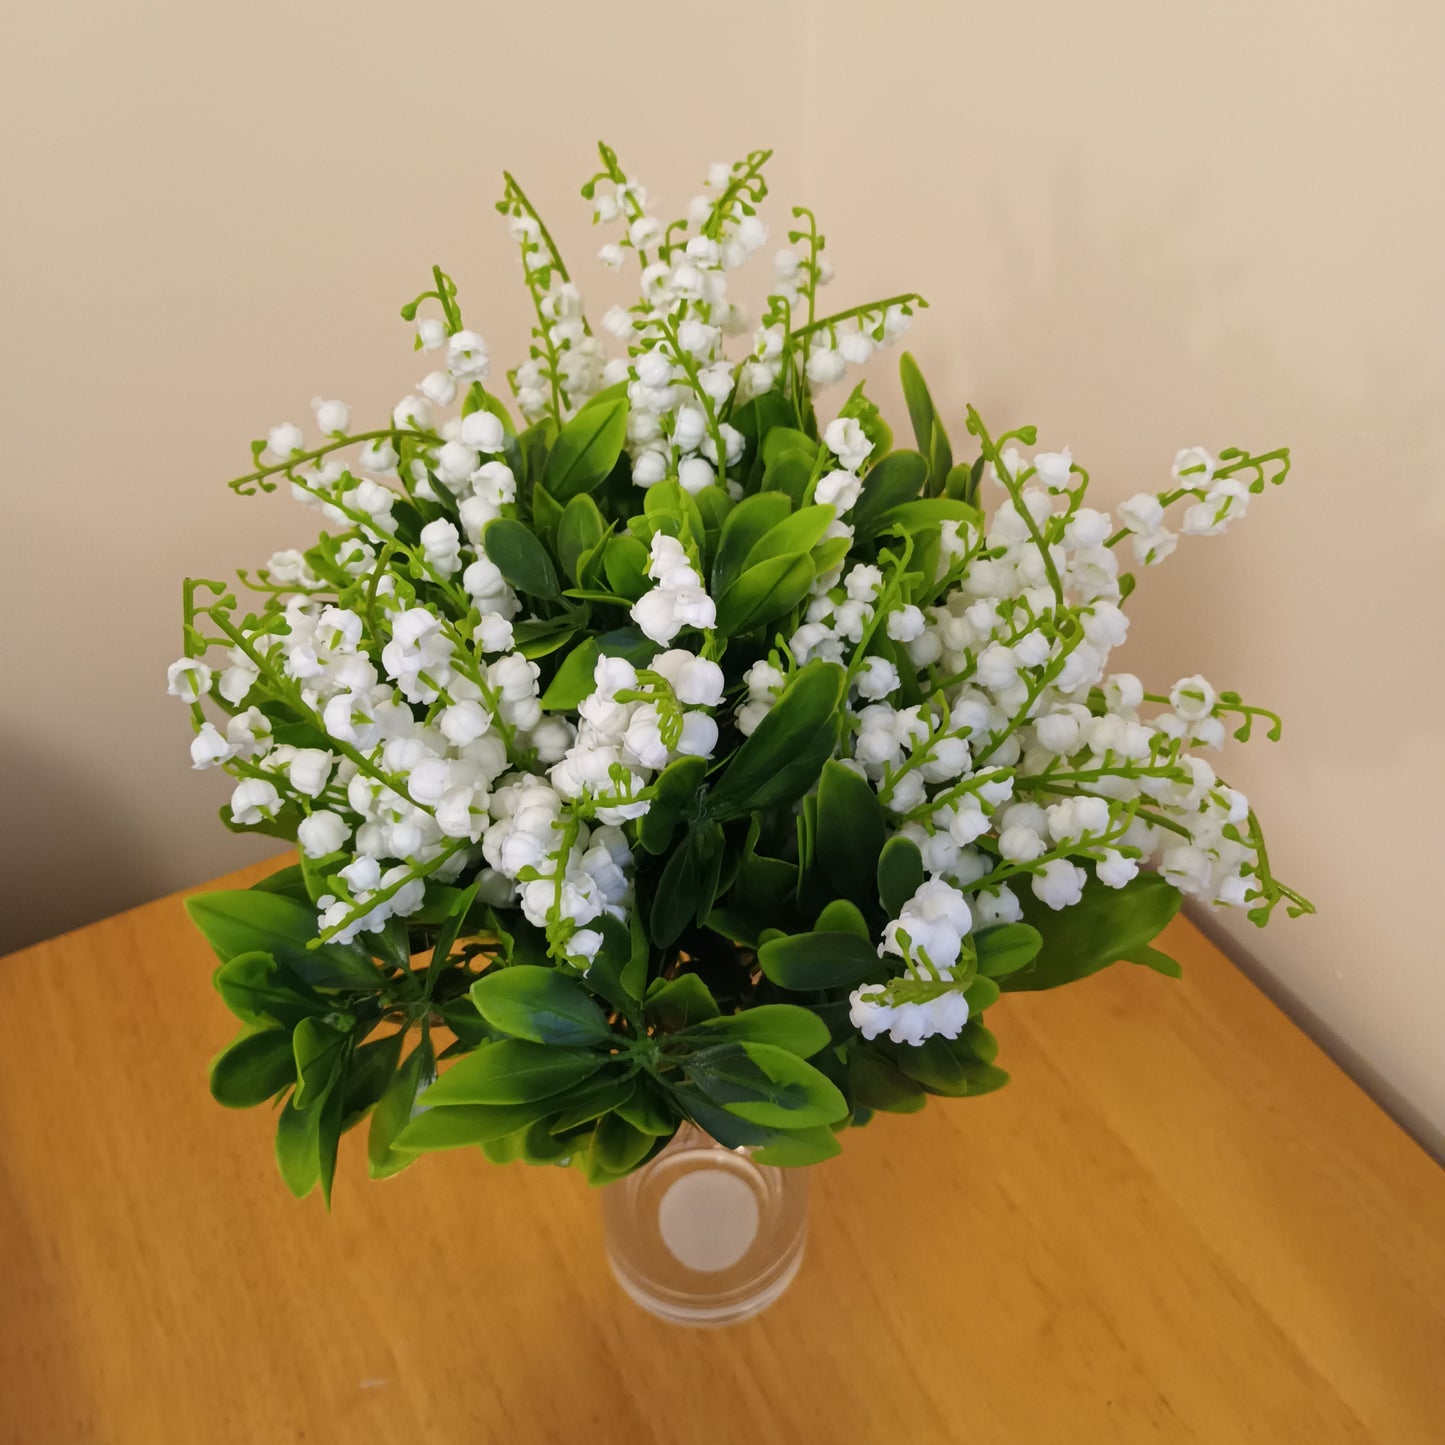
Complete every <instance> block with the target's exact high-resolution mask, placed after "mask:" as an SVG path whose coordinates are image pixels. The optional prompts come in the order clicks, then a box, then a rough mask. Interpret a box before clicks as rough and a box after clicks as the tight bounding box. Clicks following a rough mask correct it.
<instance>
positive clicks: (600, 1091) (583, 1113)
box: [548, 1069, 637, 1134]
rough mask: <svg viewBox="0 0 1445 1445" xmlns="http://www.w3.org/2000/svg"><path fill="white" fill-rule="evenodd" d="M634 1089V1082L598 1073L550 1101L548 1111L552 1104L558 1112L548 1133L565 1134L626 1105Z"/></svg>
mask: <svg viewBox="0 0 1445 1445" xmlns="http://www.w3.org/2000/svg"><path fill="white" fill-rule="evenodd" d="M636 1087H637V1083H636V1080H635V1079H630V1078H628V1077H627V1076H626V1075H624V1074H621V1073H618V1072H616V1071H615V1070H614V1071H608V1070H606V1069H602V1070H599V1071H598V1072H597V1073H595V1074H593V1076H592V1077H591V1078H590V1079H587V1080H586V1081H585V1082H583V1083H582V1084H579V1085H578V1086H577V1088H575V1089H572V1090H571V1091H570V1092H568V1093H566V1094H561V1095H559V1096H558V1097H557V1098H556V1099H555V1100H552V1101H550V1103H549V1105H548V1112H549V1113H550V1112H551V1109H552V1106H553V1105H555V1106H556V1107H558V1108H560V1110H561V1112H560V1113H559V1114H558V1115H557V1116H556V1117H555V1118H554V1119H552V1120H551V1121H550V1122H549V1124H548V1130H549V1132H550V1133H553V1134H565V1133H567V1132H568V1130H570V1129H576V1128H578V1127H580V1126H581V1125H583V1124H590V1123H591V1122H592V1120H594V1119H597V1118H600V1117H601V1116H602V1115H603V1114H608V1113H611V1112H612V1110H614V1109H617V1108H620V1107H621V1106H622V1105H623V1104H625V1103H627V1101H628V1100H629V1099H631V1097H632V1095H633V1091H634V1090H635V1089H636Z"/></svg>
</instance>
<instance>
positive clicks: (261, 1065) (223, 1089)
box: [211, 1029, 296, 1109]
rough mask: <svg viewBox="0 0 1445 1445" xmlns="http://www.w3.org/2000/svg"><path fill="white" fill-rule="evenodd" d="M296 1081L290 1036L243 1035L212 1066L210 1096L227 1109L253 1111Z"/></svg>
mask: <svg viewBox="0 0 1445 1445" xmlns="http://www.w3.org/2000/svg"><path fill="white" fill-rule="evenodd" d="M295 1082H296V1063H295V1060H294V1059H293V1057H292V1054H291V1035H290V1034H289V1033H288V1032H287V1031H286V1030H285V1029H262V1030H261V1031H260V1032H259V1033H252V1034H242V1035H241V1037H240V1038H238V1039H236V1040H235V1041H234V1042H233V1043H231V1044H229V1045H228V1046H227V1047H226V1048H225V1049H224V1050H223V1051H222V1052H221V1053H219V1054H217V1055H216V1057H215V1059H214V1060H213V1061H212V1063H211V1097H212V1098H213V1099H214V1100H215V1101H216V1102H217V1103H218V1104H224V1105H225V1107H226V1108H228V1109H250V1108H254V1107H255V1106H256V1105H257V1104H264V1103H265V1102H266V1100H267V1099H274V1098H275V1097H276V1095H277V1094H279V1093H280V1092H281V1090H282V1089H284V1088H287V1087H288V1086H289V1085H291V1084H294V1083H295Z"/></svg>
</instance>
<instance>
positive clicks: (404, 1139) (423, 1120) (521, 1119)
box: [393, 1102, 539, 1159]
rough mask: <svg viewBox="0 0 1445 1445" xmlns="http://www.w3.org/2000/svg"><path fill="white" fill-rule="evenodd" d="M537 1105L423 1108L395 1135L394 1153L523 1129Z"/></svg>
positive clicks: (461, 1145)
mask: <svg viewBox="0 0 1445 1445" xmlns="http://www.w3.org/2000/svg"><path fill="white" fill-rule="evenodd" d="M538 1108H539V1105H538V1104H537V1103H536V1102H532V1103H527V1104H506V1105H499V1106H493V1107H488V1106H486V1105H483V1104H449V1105H447V1106H446V1107H445V1108H438V1109H425V1108H424V1109H423V1110H422V1111H421V1112H420V1113H419V1114H417V1115H416V1116H415V1117H414V1118H412V1119H409V1120H408V1121H407V1123H406V1126H405V1127H404V1128H403V1129H402V1131H401V1132H400V1133H399V1134H398V1135H397V1137H396V1142H395V1144H394V1146H393V1148H394V1150H395V1153H396V1154H397V1155H398V1156H400V1157H402V1158H406V1159H409V1158H410V1157H411V1156H413V1155H416V1154H430V1153H433V1152H435V1151H436V1150H438V1149H465V1148H468V1147H471V1146H473V1145H477V1144H487V1143H490V1142H491V1141H492V1140H493V1139H500V1138H502V1137H503V1136H504V1135H507V1134H513V1133H515V1132H516V1131H517V1130H519V1129H525V1128H526V1127H527V1126H528V1125H529V1124H531V1123H532V1122H533V1121H534V1120H535V1119H536V1118H537V1112H538Z"/></svg>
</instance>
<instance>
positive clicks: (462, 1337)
mask: <svg viewBox="0 0 1445 1445" xmlns="http://www.w3.org/2000/svg"><path fill="white" fill-rule="evenodd" d="M261 871H264V870H255V869H253V870H250V871H249V872H247V873H244V874H241V875H238V876H237V878H236V879H235V880H232V881H233V883H246V882H250V881H253V880H254V878H255V877H257V876H259V874H260V872H261ZM1284 926H1288V925H1284ZM1167 943H1168V946H1169V948H1170V951H1171V952H1173V953H1174V954H1175V955H1176V956H1177V957H1178V958H1179V959H1180V960H1181V962H1182V963H1183V965H1184V974H1185V976H1184V979H1183V981H1182V982H1180V983H1171V982H1170V981H1169V980H1166V979H1162V978H1159V977H1157V976H1156V975H1154V974H1152V973H1148V972H1146V971H1145V970H1143V969H1139V968H1134V967H1131V966H1129V965H1125V964H1120V965H1117V966H1115V967H1114V968H1111V969H1108V970H1106V971H1105V972H1104V973H1102V974H1100V975H1098V976H1096V977H1095V978H1092V979H1089V980H1087V981H1086V982H1084V983H1081V984H1078V985H1075V986H1073V987H1070V988H1066V989H1061V990H1058V991H1056V992H1053V993H1047V994H1025V995H1013V996H1008V995H1006V996H1005V998H1004V999H1003V1001H1002V1002H1001V1003H999V1004H998V1005H997V1006H996V1007H995V1008H994V1009H992V1010H991V1011H990V1013H989V1023H990V1025H991V1026H993V1027H994V1029H995V1031H996V1032H997V1033H998V1035H999V1036H1000V1040H1001V1043H1002V1054H1001V1056H1000V1063H1001V1064H1003V1065H1004V1066H1005V1067H1007V1068H1009V1069H1010V1070H1011V1071H1012V1072H1013V1075H1014V1082H1013V1083H1012V1084H1010V1085H1009V1086H1008V1088H1006V1089H1004V1090H1003V1091H1002V1092H1000V1093H998V1094H996V1095H992V1096H989V1097H986V1098H981V1099H977V1100H956V1101H949V1100H933V1101H932V1102H930V1104H929V1106H928V1108H927V1110H926V1111H925V1112H924V1113H923V1114H920V1115H915V1116H912V1117H897V1116H892V1117H888V1116H885V1117H881V1118H879V1119H878V1120H877V1121H876V1122H875V1123H873V1124H872V1125H870V1126H869V1127H868V1128H867V1129H863V1130H857V1131H853V1132H851V1133H850V1134H849V1135H848V1136H847V1137H846V1140H845V1146H844V1152H843V1155H842V1157H841V1158H839V1159H835V1160H832V1161H830V1162H829V1163H827V1164H825V1165H823V1166H821V1167H819V1168H818V1169H816V1170H815V1171H814V1174H813V1188H814V1193H813V1230H812V1236H811V1239H810V1241H809V1245H808V1256H807V1259H806V1261H805V1263H804V1266H803V1270H802V1273H801V1274H800V1276H799V1278H798V1280H797V1282H796V1283H795V1284H794V1286H793V1288H792V1290H791V1291H790V1292H789V1294H788V1295H787V1296H785V1298H784V1299H783V1300H782V1301H781V1302H780V1303H779V1304H777V1305H776V1306H774V1308H773V1309H772V1310H770V1311H769V1312H768V1313H767V1314H765V1315H764V1316H763V1317H762V1318H760V1319H758V1320H755V1321H752V1322H749V1323H747V1324H744V1325H740V1326H735V1327H732V1328H729V1329H725V1330H717V1331H691V1330H684V1329H678V1328H674V1327H669V1326H665V1325H662V1324H660V1323H658V1322H656V1321H654V1320H652V1319H651V1318H649V1317H648V1316H646V1315H644V1314H643V1313H641V1312H640V1311H639V1310H637V1309H636V1308H635V1307H634V1306H633V1305H632V1304H630V1303H629V1302H628V1300H627V1299H626V1298H625V1297H624V1296H623V1295H622V1294H621V1292H620V1291H619V1290H618V1289H617V1288H616V1287H615V1286H614V1285H613V1283H612V1281H611V1279H610V1277H609V1275H608V1273H607V1267H606V1264H605V1261H604V1259H603V1253H602V1239H601V1225H600V1220H599V1214H598V1209H597V1198H596V1195H595V1194H594V1193H592V1192H591V1191H589V1189H588V1188H587V1185H586V1184H585V1182H584V1181H583V1180H582V1178H581V1177H580V1175H578V1174H577V1173H576V1172H575V1171H563V1170H556V1169H529V1168H527V1167H526V1166H524V1165H520V1164H516V1165H511V1166H508V1167H506V1168H499V1167H497V1166H494V1165H491V1164H488V1163H487V1161H486V1160H485V1159H484V1158H483V1157H482V1155H481V1153H480V1151H475V1150H473V1151H468V1152H465V1153H453V1154H445V1155H439V1156H434V1157H431V1158H428V1159H424V1160H422V1161H421V1162H420V1163H419V1164H418V1165H417V1166H416V1167H414V1168H412V1169H410V1170H408V1171H406V1172H405V1173H403V1174H401V1175H399V1176H398V1177H396V1178H395V1179H393V1180H390V1181H388V1182H386V1183H383V1184H371V1183H369V1182H368V1181H367V1180H366V1178H365V1171H364V1160H363V1157H362V1156H363V1152H364V1150H363V1148H362V1147H359V1146H362V1145H363V1144H364V1131H359V1132H358V1133H357V1134H353V1135H350V1136H348V1137H347V1139H346V1140H345V1141H343V1145H342V1161H341V1167H340V1169H339V1170H338V1175H337V1182H336V1198H335V1209H334V1212H333V1213H332V1214H331V1215H329V1216H328V1215H327V1213H326V1212H325V1210H324V1209H323V1207H322V1205H321V1202H320V1199H319V1197H314V1198H312V1199H308V1200H306V1201H304V1202H300V1203H298V1202H296V1201H294V1200H293V1199H291V1198H290V1196H289V1195H288V1194H287V1193H286V1191H285V1189H284V1188H283V1187H282V1185H281V1182H280V1180H279V1179H278V1178H277V1176H276V1174H275V1171H274V1168H273V1166H272V1162H271V1144H270V1136H271V1125H272V1119H271V1116H270V1114H269V1111H267V1110H265V1109H261V1110H253V1111H250V1112H247V1113H237V1114H231V1113H227V1112H225V1111H223V1110H221V1109H220V1108H218V1107H217V1106H216V1105H215V1104H213V1103H212V1102H211V1100H210V1097H209V1095H208V1094H207V1091H206V1084H205V1070H206V1064H207V1062H208V1061H209V1059H210V1056H211V1055H212V1053H213V1052H214V1051H215V1050H216V1049H218V1048H219V1047H220V1046H221V1045H222V1043H224V1042H225V1040H226V1039H227V1038H228V1037H229V1036H230V1034H231V1032H232V1023H231V1020H230V1018H229V1016H228V1015H227V1014H226V1013H225V1011H224V1010H223V1009H222V1007H221V1004H220V1001H219V1000H218V999H217V998H216V997H215V995H214V994H213V992H212V990H211V986H210V973H211V969H212V966H213V960H212V958H211V956H210V954H209V952H208V950H207V948H206V945H205V944H204V942H203V941H202V940H201V938H200V937H199V936H198V935H196V934H195V933H193V932H192V931H191V929H190V926H189V924H188V923H187V921H186V919H185V917H184V914H183V912H182V909H181V906H180V901H179V898H168V899H162V900H160V901H159V902H156V903H152V904H148V905H147V906H145V907H143V908H139V909H136V910H134V911H133V912H130V913H126V914H122V915H121V916H119V917H116V918H113V919H110V920H108V921H106V922H104V923H100V924H97V925H95V926H94V927H91V928H87V929H83V930H81V931H80V932H77V933H72V934H69V935H67V936H65V937H62V938H59V939H56V940H54V941H52V942H50V943H46V944H42V945H40V946H38V947H36V948H33V949H30V950H28V951H26V952H24V953H19V954H15V955H12V956H11V957H10V958H8V959H5V960H3V961H0V970H3V980H4V997H5V998H6V999H7V1000H8V1003H9V1011H8V1012H9V1018H8V1026H7V1027H6V1029H5V1032H4V1040H3V1043H0V1251H3V1254H0V1262H3V1270H0V1440H3V1441H4V1442H5V1445H12V1442H13V1445H72V1442H82V1441H98V1442H105V1445H166V1442H172V1441H175V1442H186V1445H222V1442H232V1441H235V1442H245V1445H282V1442H291V1441H307V1442H313V1445H331V1442H346V1445H372V1442H377V1445H381V1442H385V1445H403V1442H404V1445H422V1442H426V1445H430V1442H439V1445H452V1442H457V1445H471V1442H507V1445H513V1442H532V1441H538V1442H551V1441H557V1442H564V1441H565V1442H569V1445H572V1442H578V1441H602V1442H611V1441H627V1442H639V1445H654V1442H655V1445H694V1442H696V1445H703V1442H706V1445H731V1442H743V1441H746V1442H748V1445H767V1442H772V1441H779V1442H804V1445H811V1442H815V1441H816V1442H820V1445H822V1442H828V1445H837V1442H855V1441H856V1442H874V1441H877V1442H889V1445H891V1442H909V1445H932V1442H943V1441H959V1442H985V1445H998V1442H1014V1441H1020V1442H1030V1445H1035V1442H1036V1445H1056V1442H1073V1441H1089V1442H1093V1441H1099V1442H1107V1445H1121V1442H1131V1441H1151V1442H1158V1441H1197V1442H1201V1445H1249V1442H1263V1445H1293V1442H1301V1445H1304V1442H1308V1445H1326V1442H1334V1441H1379V1442H1386V1445H1415V1442H1420V1445H1427V1442H1429V1445H1435V1442H1439V1441H1441V1440H1445V1312H1442V1304H1445V1231H1442V1226H1445V1177H1442V1174H1441V1171H1440V1170H1439V1169H1438V1168H1437V1167H1436V1166H1435V1165H1434V1164H1433V1163H1432V1162H1431V1161H1430V1160H1429V1159H1428V1158H1427V1157H1426V1156H1425V1155H1424V1154H1423V1153H1422V1152H1421V1151H1420V1150H1419V1149H1418V1148H1416V1146H1415V1145H1414V1144H1412V1143H1411V1142H1410V1140H1409V1139H1408V1138H1407V1137H1406V1136H1405V1135H1404V1134H1403V1133H1401V1132H1400V1131H1399V1130H1398V1129H1397V1128H1396V1127H1395V1125H1394V1124H1392V1123H1391V1122H1390V1120H1389V1119H1388V1118H1386V1116H1385V1115H1384V1114H1383V1113H1382V1112H1381V1111H1380V1110H1379V1109H1378V1108H1377V1107H1376V1106H1375V1105H1374V1104H1373V1103H1372V1102H1371V1101H1370V1100H1369V1099H1367V1098H1366V1097H1365V1095H1363V1094H1362V1093H1361V1092H1360V1091H1359V1090H1358V1089H1357V1088H1356V1087H1355V1086H1354V1085H1353V1084H1352V1083H1351V1082H1350V1081H1349V1080H1348V1079H1347V1078H1346V1077H1345V1075H1344V1074H1342V1073H1341V1072H1340V1071H1339V1070H1338V1069H1337V1068H1336V1067H1335V1065H1334V1064H1332V1063H1331V1062H1330V1061H1329V1060H1328V1059H1327V1058H1326V1057H1325V1056H1324V1055H1323V1054H1321V1053H1320V1052H1319V1051H1318V1050H1317V1049H1316V1048H1315V1047H1314V1045H1313V1044H1311V1043H1310V1042H1309V1041H1308V1040H1307V1039H1306V1038H1305V1037H1304V1036H1303V1035H1302V1034H1301V1033H1300V1032H1299V1031H1298V1030H1297V1029H1296V1028H1295V1027H1294V1026H1293V1025H1292V1024H1290V1023H1289V1022H1288V1021H1287V1020H1286V1019H1285V1018H1284V1017H1283V1015H1281V1014H1280V1013H1279V1012H1278V1011H1277V1010H1276V1009H1275V1008H1274V1006H1273V1005H1271V1004H1270V1003H1269V1002H1267V1001H1266V1000H1265V998H1264V997H1263V996H1262V995H1261V994H1260V993H1259V992H1258V991H1257V990H1256V989H1255V988H1254V987H1253V986H1252V985H1251V984H1250V983H1249V982H1247V981H1246V980H1245V979H1244V978H1243V976H1241V975H1240V974H1239V973H1238V972H1237V971H1236V970H1235V969H1234V968H1233V967H1232V966H1231V965H1230V964H1229V963H1228V962H1227V961H1226V960H1225V959H1224V958H1223V957H1222V956H1221V955H1220V954H1219V953H1218V952H1217V950H1215V948H1214V947H1213V946H1212V945H1211V944H1209V943H1208V942H1206V941H1205V940H1204V939H1203V937H1202V936H1201V935H1200V934H1199V933H1198V932H1197V931H1196V930H1195V929H1194V928H1193V927H1191V926H1190V925H1189V924H1188V923H1186V922H1182V921H1180V922H1176V923H1175V924H1174V925H1173V926H1172V928H1171V930H1170V933H1169V935H1168V939H1167Z"/></svg>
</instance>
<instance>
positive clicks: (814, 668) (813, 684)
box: [707, 660, 847, 819]
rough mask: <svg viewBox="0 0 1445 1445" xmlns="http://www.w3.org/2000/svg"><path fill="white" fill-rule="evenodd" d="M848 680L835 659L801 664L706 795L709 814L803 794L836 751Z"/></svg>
mask: <svg viewBox="0 0 1445 1445" xmlns="http://www.w3.org/2000/svg"><path fill="white" fill-rule="evenodd" d="M846 682H847V677H846V674H845V673H844V671H843V669H842V668H841V667H839V666H838V664H837V663H835V662H822V661H818V660H815V661H813V662H809V663H807V664H806V665H805V666H803V667H802V668H800V669H799V670H798V672H797V673H795V674H794V676H793V678H792V679H791V681H790V682H789V683H788V686H787V689H786V690H785V691H784V693H783V695H782V697H781V698H780V699H779V700H778V702H777V703H776V704H775V705H774V706H773V708H772V710H771V711H770V712H769V713H768V715H767V716H766V717H765V718H763V720H762V721H761V722H760V723H759V724H758V726H757V729H756V731H754V733H753V734H752V736H751V737H749V738H746V739H745V740H744V741H743V744H742V746H741V747H740V748H739V749H738V750H737V752H736V753H734V754H733V757H732V760H731V761H730V762H729V763H728V765H727V767H726V768H725V769H724V770H723V772H722V774H721V777H720V779H719V781H718V783H717V785H716V787H714V788H713V790H712V791H711V793H709V795H708V797H707V811H708V813H709V815H710V816H712V817H714V818H718V819H727V818H735V817H739V816H741V815H742V814H744V813H749V812H754V811H758V810H761V809H765V808H778V807H782V806H784V805H786V804H788V803H792V802H794V801H795V800H796V799H798V798H800V797H802V795H803V794H804V793H806V792H807V791H808V789H809V788H811V787H812V786H813V784H814V782H815V781H816V780H817V777H818V774H819V773H820V772H821V771H822V768H823V764H824V763H825V762H826V761H827V759H828V758H829V757H830V756H831V755H832V752H833V747H834V744H835V742H836V738H837V731H836V729H837V724H838V712H839V708H840V705H841V703H842V701H843V690H844V688H845V686H846Z"/></svg>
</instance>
